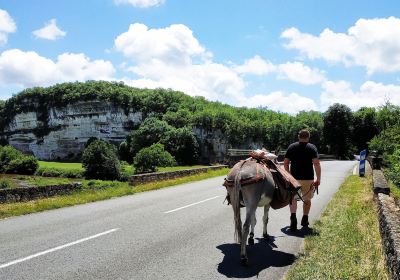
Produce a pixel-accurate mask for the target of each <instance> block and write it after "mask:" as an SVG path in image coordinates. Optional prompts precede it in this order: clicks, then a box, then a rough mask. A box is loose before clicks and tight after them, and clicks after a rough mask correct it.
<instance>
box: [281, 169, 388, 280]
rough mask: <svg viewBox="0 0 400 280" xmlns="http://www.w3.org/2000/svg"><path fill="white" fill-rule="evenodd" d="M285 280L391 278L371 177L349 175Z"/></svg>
mask: <svg viewBox="0 0 400 280" xmlns="http://www.w3.org/2000/svg"><path fill="white" fill-rule="evenodd" d="M313 231H314V234H312V235H309V236H306V237H305V242H304V251H303V252H302V253H301V254H300V256H299V258H298V260H297V261H296V263H295V264H294V265H293V266H292V267H291V269H290V270H289V271H288V273H287V274H286V279H389V275H388V272H387V270H386V268H385V259H384V255H383V249H382V244H381V237H380V233H379V224H378V215H377V209H376V205H375V203H374V201H373V194H372V190H371V177H370V176H368V177H365V178H360V177H358V176H357V175H352V176H349V177H348V178H347V179H346V181H345V182H344V184H343V185H342V186H341V187H340V190H339V191H338V192H337V193H336V194H335V196H334V198H333V199H332V201H331V202H330V203H329V205H328V207H327V208H326V210H325V211H324V213H323V214H322V217H321V219H320V220H319V221H317V222H316V223H315V224H314V228H313Z"/></svg>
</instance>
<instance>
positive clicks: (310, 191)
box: [301, 180, 314, 227]
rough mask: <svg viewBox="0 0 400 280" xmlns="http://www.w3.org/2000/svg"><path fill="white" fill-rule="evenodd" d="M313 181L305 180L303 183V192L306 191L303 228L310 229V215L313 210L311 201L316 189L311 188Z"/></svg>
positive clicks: (302, 219) (302, 220)
mask: <svg viewBox="0 0 400 280" xmlns="http://www.w3.org/2000/svg"><path fill="white" fill-rule="evenodd" d="M312 183H313V181H312V180H305V181H303V182H302V190H303V189H304V192H303V193H304V196H303V200H304V203H303V218H301V226H303V227H308V224H309V223H308V214H309V213H310V209H311V199H312V198H313V196H314V189H313V188H312V187H311V185H312Z"/></svg>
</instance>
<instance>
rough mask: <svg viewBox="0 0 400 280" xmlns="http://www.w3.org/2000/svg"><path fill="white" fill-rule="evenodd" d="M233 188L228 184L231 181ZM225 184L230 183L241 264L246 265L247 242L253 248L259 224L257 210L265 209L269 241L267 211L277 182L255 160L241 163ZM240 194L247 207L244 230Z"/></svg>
mask: <svg viewBox="0 0 400 280" xmlns="http://www.w3.org/2000/svg"><path fill="white" fill-rule="evenodd" d="M232 180H233V186H227V185H229V182H231V183H232ZM225 182H228V184H227V185H225V186H227V190H228V195H229V197H230V202H231V204H232V208H233V214H234V221H235V239H236V241H237V242H239V243H240V262H241V264H242V265H247V263H248V257H247V252H246V240H247V237H248V235H249V230H250V227H251V231H250V237H249V240H248V243H249V245H254V227H255V225H256V222H257V221H256V210H257V207H264V216H263V223H264V224H263V237H264V238H267V237H268V234H267V224H268V211H269V209H270V204H271V201H272V199H273V197H274V190H275V183H274V179H273V177H272V174H271V171H270V170H269V169H268V168H266V167H265V166H264V165H262V164H260V163H257V162H256V161H254V160H246V161H241V162H238V163H237V164H236V165H235V166H234V167H233V168H232V170H231V172H230V173H229V174H228V176H227V179H226V181H225ZM240 192H241V194H242V197H243V202H244V204H245V206H246V221H245V222H244V224H243V227H242V220H241V217H240V203H241V202H240Z"/></svg>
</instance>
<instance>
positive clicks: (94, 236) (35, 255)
mask: <svg viewBox="0 0 400 280" xmlns="http://www.w3.org/2000/svg"><path fill="white" fill-rule="evenodd" d="M117 230H119V228H113V229H110V230H107V231H105V232H101V233H98V234H95V235H92V236H89V237H86V238H82V239H79V240H77V241H74V242H71V243H67V244H64V245H61V246H58V247H55V248H52V249H49V250H46V251H43V252H40V253H37V254H34V255H30V256H28V257H26V258H22V259H18V260H14V261H12V262H9V263H5V264H2V265H0V269H2V268H5V267H8V266H11V265H14V264H17V263H20V262H24V261H27V260H30V259H33V258H37V257H40V256H43V255H46V254H48V253H52V252H54V251H58V250H61V249H64V248H66V247H69V246H72V245H76V244H78V243H82V242H85V241H88V240H90V239H93V238H97V237H100V236H103V235H106V234H109V233H112V232H114V231H117Z"/></svg>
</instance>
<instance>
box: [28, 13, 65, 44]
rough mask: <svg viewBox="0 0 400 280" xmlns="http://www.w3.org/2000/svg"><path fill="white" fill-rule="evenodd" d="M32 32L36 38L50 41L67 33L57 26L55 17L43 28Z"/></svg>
mask: <svg viewBox="0 0 400 280" xmlns="http://www.w3.org/2000/svg"><path fill="white" fill-rule="evenodd" d="M32 34H33V35H35V37H36V38H41V39H46V40H52V41H54V40H57V39H59V38H61V37H65V36H66V35H67V33H66V32H65V31H62V30H61V29H60V28H58V26H57V21H56V19H55V18H53V19H51V20H50V21H49V22H48V23H47V24H46V25H45V26H44V27H43V28H41V29H38V30H35V31H33V32H32Z"/></svg>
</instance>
